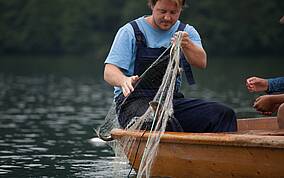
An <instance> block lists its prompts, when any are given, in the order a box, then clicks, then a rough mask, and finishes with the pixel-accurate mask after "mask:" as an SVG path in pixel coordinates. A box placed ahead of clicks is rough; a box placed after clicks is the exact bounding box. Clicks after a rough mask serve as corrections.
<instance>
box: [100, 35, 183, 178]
mask: <svg viewBox="0 0 284 178" xmlns="http://www.w3.org/2000/svg"><path fill="white" fill-rule="evenodd" d="M180 43H181V33H180V32H179V33H178V35H177V38H176V42H175V43H174V44H172V45H171V46H170V47H169V48H167V49H166V50H165V51H164V52H163V53H162V54H161V55H160V56H159V57H158V59H157V60H155V61H154V62H153V63H152V64H147V63H145V64H144V65H143V67H144V69H143V68H142V70H141V72H140V73H139V72H138V75H139V76H140V79H139V81H138V82H137V83H136V84H135V86H134V91H133V92H132V93H131V94H130V95H129V96H127V97H124V96H123V95H121V96H119V97H118V98H117V99H116V101H115V102H114V103H113V105H112V107H111V109H110V111H109V112H108V114H107V116H106V119H105V123H104V124H103V125H102V126H101V127H100V128H99V130H98V135H99V136H100V138H102V139H104V140H107V141H111V140H112V138H111V135H110V131H111V130H112V129H114V128H121V126H122V127H123V128H124V129H125V130H127V131H137V130H142V131H143V130H145V131H148V132H149V137H148V140H147V142H146V145H145V149H144V151H143V156H142V157H141V160H140V165H139V169H138V170H137V177H138V178H139V177H150V176H151V166H152V163H153V161H154V159H155V155H156V154H157V151H158V146H159V142H160V137H161V135H162V134H163V133H164V132H165V131H166V130H173V131H182V128H181V126H180V125H179V123H178V121H177V120H176V119H175V118H174V110H173V98H174V94H175V93H176V92H175V91H177V88H176V87H177V86H178V85H180V83H179V82H178V80H177V78H178V77H181V76H180V74H181V69H180V55H181V53H180V51H181V49H180ZM119 123H120V124H119ZM154 132H155V133H156V134H152V133H154ZM137 143H139V140H136V139H135V138H133V137H124V138H123V139H121V140H120V141H119V142H114V141H112V146H113V149H114V151H115V154H116V157H117V159H120V160H117V161H116V162H123V161H125V160H127V157H130V155H133V153H136V152H137V149H139V148H137ZM138 147H139V146H138ZM134 155H135V154H134ZM132 159H134V161H135V159H136V158H133V157H132ZM139 159H140V158H139ZM117 169H118V170H119V169H121V168H120V167H119V166H118V167H117ZM116 176H118V175H116ZM119 176H121V175H119Z"/></svg>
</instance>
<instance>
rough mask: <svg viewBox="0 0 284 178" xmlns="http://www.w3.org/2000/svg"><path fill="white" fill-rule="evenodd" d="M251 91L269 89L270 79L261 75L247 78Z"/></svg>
mask: <svg viewBox="0 0 284 178" xmlns="http://www.w3.org/2000/svg"><path fill="white" fill-rule="evenodd" d="M246 86H247V89H248V91H249V92H261V91H267V90H268V80H267V79H263V78H259V77H250V78H248V79H247V80H246Z"/></svg>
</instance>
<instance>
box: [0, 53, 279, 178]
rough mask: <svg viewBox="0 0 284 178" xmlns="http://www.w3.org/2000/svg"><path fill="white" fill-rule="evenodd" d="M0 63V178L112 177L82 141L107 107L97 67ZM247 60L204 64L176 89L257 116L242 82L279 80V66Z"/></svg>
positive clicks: (98, 150)
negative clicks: (191, 81)
mask: <svg viewBox="0 0 284 178" xmlns="http://www.w3.org/2000/svg"><path fill="white" fill-rule="evenodd" d="M1 60H2V61H1ZM1 60H0V176H3V177H113V173H112V166H113V163H114V162H115V159H114V155H113V152H112V150H111V149H110V147H108V146H107V145H105V144H103V143H102V144H98V143H97V144H93V143H92V142H90V139H91V138H93V137H94V136H95V134H94V130H93V129H94V128H96V127H97V126H98V125H99V124H101V123H102V121H103V119H104V117H105V115H106V113H107V111H108V108H109V106H110V104H111V102H112V89H111V87H109V86H107V84H106V83H105V82H103V81H102V68H103V66H102V61H99V62H97V63H96V62H94V61H90V60H86V59H76V60H73V59H68V58H67V59H60V60H58V59H56V60H55V59H30V58H28V59H23V60H21V59H10V58H9V59H7V60H3V59H1ZM78 61H79V62H78ZM254 61H256V60H254ZM254 61H252V62H251V63H252V64H254V66H255V68H254V69H251V68H248V66H252V65H251V64H249V63H250V62H249V61H241V62H240V60H238V62H237V60H234V61H230V63H229V64H228V63H226V62H227V61H226V60H219V61H217V60H216V61H212V62H211V63H210V62H209V64H211V65H209V67H208V69H207V70H206V71H195V76H196V80H197V82H198V84H197V85H195V86H193V87H184V88H183V91H184V93H185V95H186V96H189V97H197V98H205V99H210V100H217V101H221V102H223V103H225V104H228V105H230V106H231V107H233V108H234V109H235V111H236V112H237V114H238V116H239V117H250V116H257V114H256V113H255V111H254V110H253V109H252V107H251V103H252V101H253V99H254V98H255V97H256V96H257V95H253V94H248V93H247V91H246V90H245V87H244V84H243V82H244V79H245V78H246V77H248V76H251V75H258V76H265V75H267V76H269V75H270V76H271V75H284V74H283V72H282V68H283V67H282V66H283V62H282V61H283V60H277V61H276V62H274V63H273V62H271V60H269V61H270V63H269V65H267V64H266V63H265V62H261V61H265V60H260V59H258V63H255V62H254ZM66 66H67V67H66ZM227 66H234V70H232V69H231V68H228V67H227ZM267 66H268V67H269V69H267ZM280 72H282V73H280ZM224 74H225V75H224ZM184 86H186V85H184ZM121 164H125V163H121ZM122 171H125V172H126V173H127V172H128V171H129V169H127V170H122Z"/></svg>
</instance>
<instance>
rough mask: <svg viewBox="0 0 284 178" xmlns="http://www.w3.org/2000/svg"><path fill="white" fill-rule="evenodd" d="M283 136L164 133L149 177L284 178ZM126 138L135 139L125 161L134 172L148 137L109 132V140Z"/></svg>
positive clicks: (275, 133) (277, 132) (269, 132)
mask: <svg viewBox="0 0 284 178" xmlns="http://www.w3.org/2000/svg"><path fill="white" fill-rule="evenodd" d="M250 122H251V121H250ZM243 124H244V123H243ZM244 125H246V124H244ZM256 125H257V124H256ZM283 134H284V131H283V130H265V131H264V130H258V131H252V130H245V129H243V130H242V131H240V132H237V133H219V134H218V133H177V132H166V133H164V134H163V135H162V137H161V141H160V145H159V149H158V153H157V156H156V158H155V160H154V162H153V166H152V170H151V175H152V176H158V177H198V178H200V177H284V168H283V165H284V136H283ZM125 136H128V137H134V138H136V142H135V144H133V149H132V150H133V151H132V152H131V153H129V154H128V158H129V161H130V164H133V163H134V165H133V167H134V169H135V170H136V171H137V170H138V168H139V164H140V161H141V157H142V154H143V151H144V148H145V143H146V141H147V138H148V136H149V135H148V133H146V134H144V135H143V133H142V132H139V131H135V132H126V131H124V130H119V129H117V130H113V131H112V137H114V138H115V139H117V140H118V141H119V140H120V139H121V138H123V137H125ZM138 145H139V148H138ZM136 152H137V156H136V159H135V160H134V158H135V155H136Z"/></svg>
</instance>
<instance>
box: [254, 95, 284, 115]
mask: <svg viewBox="0 0 284 178" xmlns="http://www.w3.org/2000/svg"><path fill="white" fill-rule="evenodd" d="M282 103H284V94H277V95H263V96H260V97H258V98H256V100H255V102H254V105H253V107H254V108H255V109H256V110H257V111H260V112H262V113H264V114H266V113H267V114H271V113H273V112H276V111H277V109H278V107H279V106H280V105H281V104H282Z"/></svg>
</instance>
